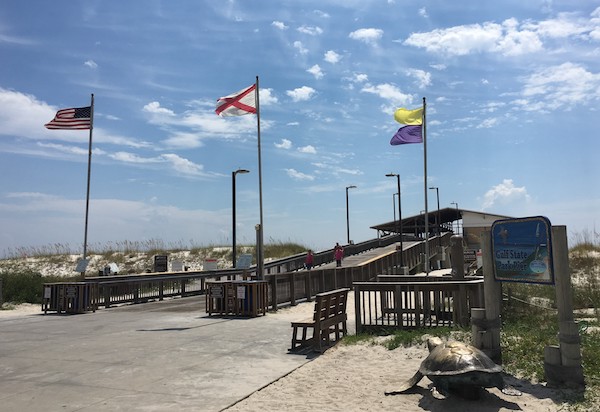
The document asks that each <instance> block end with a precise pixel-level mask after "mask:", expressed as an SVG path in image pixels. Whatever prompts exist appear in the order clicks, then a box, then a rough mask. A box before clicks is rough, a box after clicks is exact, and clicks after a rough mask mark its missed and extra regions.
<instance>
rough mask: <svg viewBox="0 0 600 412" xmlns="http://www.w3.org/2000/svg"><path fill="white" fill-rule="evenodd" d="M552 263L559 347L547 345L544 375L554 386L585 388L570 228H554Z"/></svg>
mask: <svg viewBox="0 0 600 412" xmlns="http://www.w3.org/2000/svg"><path fill="white" fill-rule="evenodd" d="M552 246H553V249H552V261H553V264H554V281H555V289H556V307H557V309H558V322H559V323H558V326H559V333H558V346H547V347H546V348H545V351H544V373H545V375H546V380H547V382H548V384H549V385H551V386H559V385H560V384H565V385H567V386H571V387H573V386H575V387H577V386H583V385H585V380H584V376H583V367H582V365H581V346H580V345H581V337H580V336H579V329H578V326H577V323H575V321H574V320H573V319H574V318H573V295H572V293H573V292H572V286H571V274H570V273H569V247H568V245H567V228H566V227H565V226H555V227H553V228H552Z"/></svg>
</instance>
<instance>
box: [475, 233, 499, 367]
mask: <svg viewBox="0 0 600 412" xmlns="http://www.w3.org/2000/svg"><path fill="white" fill-rule="evenodd" d="M481 251H482V255H483V299H484V302H485V303H484V304H485V324H484V325H483V326H484V327H483V328H482V329H483V330H484V331H485V336H483V339H482V344H483V347H481V348H479V349H481V350H483V352H484V353H485V354H486V355H488V356H489V357H490V358H491V359H492V360H493V361H494V362H496V363H497V364H501V363H502V348H501V347H500V328H501V326H502V323H501V320H500V313H501V304H502V284H501V283H500V282H496V279H494V256H492V232H490V231H489V230H486V231H484V232H482V233H481Z"/></svg>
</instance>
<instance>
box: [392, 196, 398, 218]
mask: <svg viewBox="0 0 600 412" xmlns="http://www.w3.org/2000/svg"><path fill="white" fill-rule="evenodd" d="M398 195H399V193H394V194H393V195H392V203H393V204H394V207H393V210H394V222H395V221H396V196H398Z"/></svg>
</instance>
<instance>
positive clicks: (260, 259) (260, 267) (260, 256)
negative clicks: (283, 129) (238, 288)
mask: <svg viewBox="0 0 600 412" xmlns="http://www.w3.org/2000/svg"><path fill="white" fill-rule="evenodd" d="M258 90H259V87H258V76H256V91H255V93H256V124H257V136H258V199H259V204H260V227H259V233H257V240H258V245H257V248H258V253H257V262H256V269H257V273H256V274H257V278H258V279H260V280H262V278H263V275H264V250H263V246H264V242H263V233H264V226H263V201H262V161H261V153H260V102H259V97H258Z"/></svg>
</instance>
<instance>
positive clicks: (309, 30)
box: [296, 26, 323, 36]
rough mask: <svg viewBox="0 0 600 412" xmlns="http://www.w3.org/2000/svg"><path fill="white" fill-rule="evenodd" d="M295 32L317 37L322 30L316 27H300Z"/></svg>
mask: <svg viewBox="0 0 600 412" xmlns="http://www.w3.org/2000/svg"><path fill="white" fill-rule="evenodd" d="M296 30H298V31H299V32H300V33H304V34H308V35H310V36H318V35H320V34H322V33H323V29H322V28H320V27H318V26H300V27H298V28H297V29H296Z"/></svg>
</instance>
